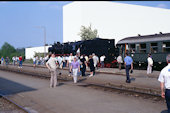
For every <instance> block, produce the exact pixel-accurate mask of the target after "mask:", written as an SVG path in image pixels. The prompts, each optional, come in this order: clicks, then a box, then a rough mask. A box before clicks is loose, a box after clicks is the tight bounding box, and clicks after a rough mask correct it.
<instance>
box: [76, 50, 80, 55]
mask: <svg viewBox="0 0 170 113" xmlns="http://www.w3.org/2000/svg"><path fill="white" fill-rule="evenodd" d="M76 53H77V54H78V57H80V48H78V49H77V52H76Z"/></svg>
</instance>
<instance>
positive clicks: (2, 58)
mask: <svg viewBox="0 0 170 113" xmlns="http://www.w3.org/2000/svg"><path fill="white" fill-rule="evenodd" d="M1 65H2V66H3V65H4V57H3V56H2V57H1Z"/></svg>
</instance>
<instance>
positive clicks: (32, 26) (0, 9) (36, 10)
mask: <svg viewBox="0 0 170 113" xmlns="http://www.w3.org/2000/svg"><path fill="white" fill-rule="evenodd" d="M112 2H119V3H126V4H134V5H142V6H149V7H159V8H165V9H170V1H112ZM68 3H71V1H46V2H43V1H35V2H34V1H19V2H17V1H15V2H12V1H1V2H0V47H1V46H2V45H3V44H4V42H8V43H9V44H11V45H12V46H14V47H15V48H22V47H24V48H25V47H36V46H43V45H44V31H43V29H42V28H40V26H45V28H46V43H47V44H53V43H54V42H57V41H59V42H61V43H62V41H63V20H62V18H63V10H62V7H63V5H66V4H68Z"/></svg>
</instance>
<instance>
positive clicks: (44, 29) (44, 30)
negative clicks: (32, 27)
mask: <svg viewBox="0 0 170 113" xmlns="http://www.w3.org/2000/svg"><path fill="white" fill-rule="evenodd" d="M37 28H42V29H43V32H44V57H46V27H45V26H37Z"/></svg>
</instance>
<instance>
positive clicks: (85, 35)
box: [78, 24, 98, 40]
mask: <svg viewBox="0 0 170 113" xmlns="http://www.w3.org/2000/svg"><path fill="white" fill-rule="evenodd" d="M97 33H98V32H97V29H94V30H92V28H91V24H90V26H89V27H85V26H81V29H80V33H79V34H78V35H80V37H81V40H92V39H94V38H96V37H97Z"/></svg>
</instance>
